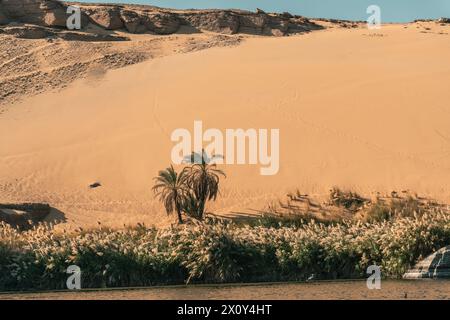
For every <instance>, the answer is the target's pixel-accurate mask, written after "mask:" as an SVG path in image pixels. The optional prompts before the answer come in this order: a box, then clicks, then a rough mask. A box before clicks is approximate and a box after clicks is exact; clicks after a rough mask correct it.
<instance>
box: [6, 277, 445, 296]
mask: <svg viewBox="0 0 450 320" xmlns="http://www.w3.org/2000/svg"><path fill="white" fill-rule="evenodd" d="M0 299H50V300H59V299H77V300H78V299H89V300H90V299H101V300H104V299H114V300H116V299H134V300H155V299H161V300H166V299H173V300H178V299H182V300H190V299H201V300H202V299H225V300H226V299H250V300H251V299H262V300H265V299H267V300H277V299H289V300H301V299H402V300H403V299H446V300H450V280H410V281H406V280H399V281H393V280H386V281H382V283H381V289H380V290H369V289H367V286H366V282H365V281H336V282H315V283H277V284H247V285H242V284H238V285H217V286H211V285H208V286H206V285H195V286H194V285H192V286H173V287H154V288H142V289H111V290H101V291H80V292H66V291H64V292H45V293H14V294H0Z"/></svg>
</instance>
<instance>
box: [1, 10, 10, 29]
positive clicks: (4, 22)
mask: <svg viewBox="0 0 450 320" xmlns="http://www.w3.org/2000/svg"><path fill="white" fill-rule="evenodd" d="M8 23H9V19H8V17H7V16H6V15H5V14H4V13H3V12H2V9H1V8H0V25H2V24H8Z"/></svg>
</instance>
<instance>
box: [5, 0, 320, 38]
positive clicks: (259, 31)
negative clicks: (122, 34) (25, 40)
mask: <svg viewBox="0 0 450 320" xmlns="http://www.w3.org/2000/svg"><path fill="white" fill-rule="evenodd" d="M69 5H73V6H78V7H80V8H81V12H82V27H83V28H85V27H86V26H88V25H89V24H95V25H97V26H100V27H101V28H103V29H106V30H124V31H126V32H129V33H147V32H149V33H154V34H173V33H176V32H179V31H180V29H183V30H188V31H189V32H199V31H211V32H217V33H223V34H236V33H246V34H256V35H270V36H284V35H287V34H289V33H298V32H305V31H310V30H314V29H320V28H321V27H320V26H318V25H317V24H315V23H313V22H311V21H309V20H308V19H306V18H304V17H301V16H294V15H291V14H289V13H282V14H277V13H266V12H264V11H262V10H259V9H258V10H257V11H256V12H249V11H242V10H170V9H162V8H158V7H153V6H143V5H108V4H85V3H62V2H59V1H56V0H0V24H2V25H5V24H10V23H11V22H13V23H27V24H34V25H38V26H45V27H53V28H64V27H65V26H66V19H67V17H68V15H67V14H66V10H67V6H69Z"/></svg>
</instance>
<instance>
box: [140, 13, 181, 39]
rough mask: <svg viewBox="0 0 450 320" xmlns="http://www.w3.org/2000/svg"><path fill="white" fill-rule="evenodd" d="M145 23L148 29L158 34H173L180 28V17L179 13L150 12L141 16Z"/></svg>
mask: <svg viewBox="0 0 450 320" xmlns="http://www.w3.org/2000/svg"><path fill="white" fill-rule="evenodd" d="M141 20H142V22H143V25H144V26H145V27H146V28H147V30H149V31H152V32H154V33H156V34H172V33H175V32H177V31H178V29H179V28H180V19H179V18H178V16H177V15H175V14H172V13H167V12H156V13H148V14H146V15H144V16H141Z"/></svg>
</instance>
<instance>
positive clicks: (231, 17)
mask: <svg viewBox="0 0 450 320" xmlns="http://www.w3.org/2000/svg"><path fill="white" fill-rule="evenodd" d="M182 17H183V19H184V21H185V23H186V24H188V25H191V26H193V27H195V28H197V29H200V30H208V31H212V32H218V33H224V34H235V33H237V32H238V31H239V16H238V15H236V14H235V13H233V12H231V11H220V12H210V13H208V14H204V15H200V14H197V13H192V14H184V15H183V16H182Z"/></svg>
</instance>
